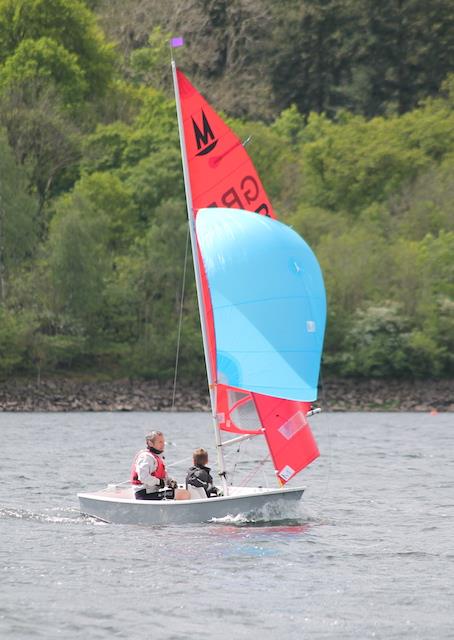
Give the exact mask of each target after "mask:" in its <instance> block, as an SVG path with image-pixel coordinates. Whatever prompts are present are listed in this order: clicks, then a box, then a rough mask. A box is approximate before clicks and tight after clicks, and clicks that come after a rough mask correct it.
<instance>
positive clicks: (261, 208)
mask: <svg viewBox="0 0 454 640" xmlns="http://www.w3.org/2000/svg"><path fill="white" fill-rule="evenodd" d="M177 83H178V89H179V97H180V107H181V114H182V120H183V130H184V139H185V147H186V156H187V165H188V173H189V181H190V189H191V196H192V206H193V209H194V217H196V216H197V211H198V210H199V209H202V208H207V207H228V208H236V209H245V210H247V211H253V212H256V213H259V214H262V215H266V216H270V217H272V218H276V215H275V213H274V211H273V208H272V205H271V202H270V200H269V199H268V196H267V194H266V192H265V189H264V188H263V185H262V183H261V181H260V178H259V176H258V174H257V172H256V170H255V168H254V165H253V163H252V161H251V159H250V158H249V156H248V154H247V152H246V150H245V148H244V146H243V144H242V142H241V140H240V139H239V138H238V137H237V136H236V135H235V134H234V133H233V131H232V130H231V129H230V128H229V127H228V126H227V124H226V123H225V122H224V121H223V120H222V118H221V117H220V116H219V115H218V114H217V113H216V112H215V111H214V109H213V108H212V107H211V106H210V105H209V104H208V102H207V101H206V100H205V98H203V96H202V95H201V94H200V93H199V92H198V91H197V90H196V89H195V87H194V86H193V85H192V84H191V83H190V82H189V80H188V79H187V78H186V76H185V75H184V74H183V73H182V72H181V71H179V70H177ZM199 264H200V270H201V275H202V290H203V292H202V293H203V299H204V306H205V313H206V326H207V335H208V343H209V352H210V354H209V357H210V361H211V368H212V370H213V371H216V336H215V331H214V323H213V314H212V309H211V298H210V293H209V288H208V284H207V279H206V276H205V271H204V268H203V261H202V259H201V257H200V253H199ZM216 382H217V384H216V413H217V417H218V423H219V427H220V428H221V429H223V430H224V431H230V432H234V433H257V434H258V433H264V435H265V438H266V440H267V444H268V447H269V450H270V454H271V457H272V460H273V463H274V466H275V469H276V473H277V476H278V478H279V480H280V482H281V483H282V484H285V483H286V482H288V480H290V478H292V477H293V476H294V475H295V474H296V473H298V472H299V471H301V469H304V467H306V466H307V465H308V464H309V463H310V462H312V461H313V460H314V459H315V458H316V457H317V456H318V455H319V451H318V448H317V444H316V442H315V440H314V437H313V435H312V433H311V430H310V427H309V425H308V423H307V420H306V418H305V416H306V414H307V412H308V411H309V410H310V407H311V404H310V403H309V402H295V401H290V400H285V399H282V398H275V397H271V396H265V395H261V394H257V393H245V392H244V391H241V392H240V393H238V390H236V389H233V388H231V387H229V386H226V385H225V384H222V381H220V380H217V376H216ZM251 407H254V409H255V415H256V417H257V422H258V424H256V425H254V426H251V425H250V424H249V425H247V426H246V425H243V424H242V423H241V421H240V420H239V419H238V416H239V415H241V412H242V410H243V409H247V408H249V409H250V408H251Z"/></svg>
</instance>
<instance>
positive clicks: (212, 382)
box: [172, 56, 228, 496]
mask: <svg viewBox="0 0 454 640" xmlns="http://www.w3.org/2000/svg"><path fill="white" fill-rule="evenodd" d="M172 77H173V88H174V92H175V103H176V108H177V119H178V133H179V136H180V149H181V162H182V165H183V177H184V189H185V194H186V208H187V213H188V224H189V235H190V238H191V249H192V260H193V263H194V274H195V283H196V289H197V301H198V304H199V316H200V324H201V328H202V339H203V351H204V355H205V366H206V371H207V378H208V388H209V391H210V402H211V416H212V420H213V429H214V439H215V443H216V453H217V463H218V471H219V475H220V477H221V480H222V488H223V491H224V495H225V496H226V495H228V485H227V480H226V472H225V463H224V454H223V451H222V440H221V431H220V429H219V425H218V420H217V415H216V379H215V377H216V372H215V371H212V366H211V359H210V351H209V346H208V331H207V326H206V315H205V304H204V300H203V293H202V276H201V273H200V265H199V260H198V253H197V236H196V232H195V217H194V209H193V206H192V193H191V184H190V180H189V170H188V160H187V155H186V144H185V138H184V127H183V117H182V113H181V104H180V89H179V87H178V78H177V69H176V65H175V60H174V59H173V56H172Z"/></svg>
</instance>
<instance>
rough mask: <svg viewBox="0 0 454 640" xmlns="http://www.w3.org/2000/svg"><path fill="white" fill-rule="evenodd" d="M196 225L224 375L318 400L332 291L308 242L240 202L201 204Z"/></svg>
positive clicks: (257, 388)
mask: <svg viewBox="0 0 454 640" xmlns="http://www.w3.org/2000/svg"><path fill="white" fill-rule="evenodd" d="M196 232H197V239H198V243H199V247H200V251H201V254H202V259H203V263H204V266H205V271H206V275H207V279H208V285H209V289H210V295H211V302H212V307H213V318H214V330H215V336H216V359H217V382H220V383H223V384H227V385H229V386H232V387H236V388H238V389H244V390H247V391H252V392H255V393H261V394H265V395H269V396H275V397H279V398H286V399H288V400H300V401H311V400H315V399H316V397H317V383H318V376H319V371H320V358H321V353H322V347H323V336H324V332H325V323H326V298H325V287H324V284H323V278H322V274H321V270H320V267H319V265H318V262H317V259H316V257H315V255H314V254H313V252H312V250H311V249H310V247H309V246H308V244H307V243H306V242H305V241H304V240H303V239H302V238H301V236H299V235H298V234H297V233H296V232H295V231H293V230H292V229H291V228H290V227H288V226H287V225H285V224H282V223H281V222H278V221H277V220H274V219H272V218H268V217H266V216H262V215H259V214H256V213H251V212H249V211H243V210H240V209H217V208H209V209H200V210H199V211H198V213H197V218H196Z"/></svg>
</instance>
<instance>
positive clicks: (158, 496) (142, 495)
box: [136, 489, 175, 500]
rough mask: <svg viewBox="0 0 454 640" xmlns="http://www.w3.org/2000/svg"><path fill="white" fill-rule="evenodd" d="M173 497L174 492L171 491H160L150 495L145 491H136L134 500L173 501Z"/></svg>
mask: <svg viewBox="0 0 454 640" xmlns="http://www.w3.org/2000/svg"><path fill="white" fill-rule="evenodd" d="M174 497H175V491H174V490H173V489H160V490H159V491H153V492H152V493H147V490H146V489H141V490H140V491H136V500H163V499H164V498H167V500H173V498H174Z"/></svg>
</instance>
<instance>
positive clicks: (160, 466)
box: [131, 449, 167, 485]
mask: <svg viewBox="0 0 454 640" xmlns="http://www.w3.org/2000/svg"><path fill="white" fill-rule="evenodd" d="M142 453H148V454H149V455H150V456H153V458H154V459H155V460H156V469H155V470H154V471H153V473H150V475H151V476H154V477H155V478H158V480H165V479H166V475H167V473H166V465H165V463H164V460H163V459H162V458H161V456H158V455H156V454H155V453H153V452H152V451H150V450H149V449H142V450H141V451H139V453H137V454H136V457H135V458H134V462H133V463H132V467H131V484H136V485H137V484H142V482H141V481H140V480H139V476H138V474H137V469H136V462H137V459H138V457H139V456H140V455H142Z"/></svg>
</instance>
